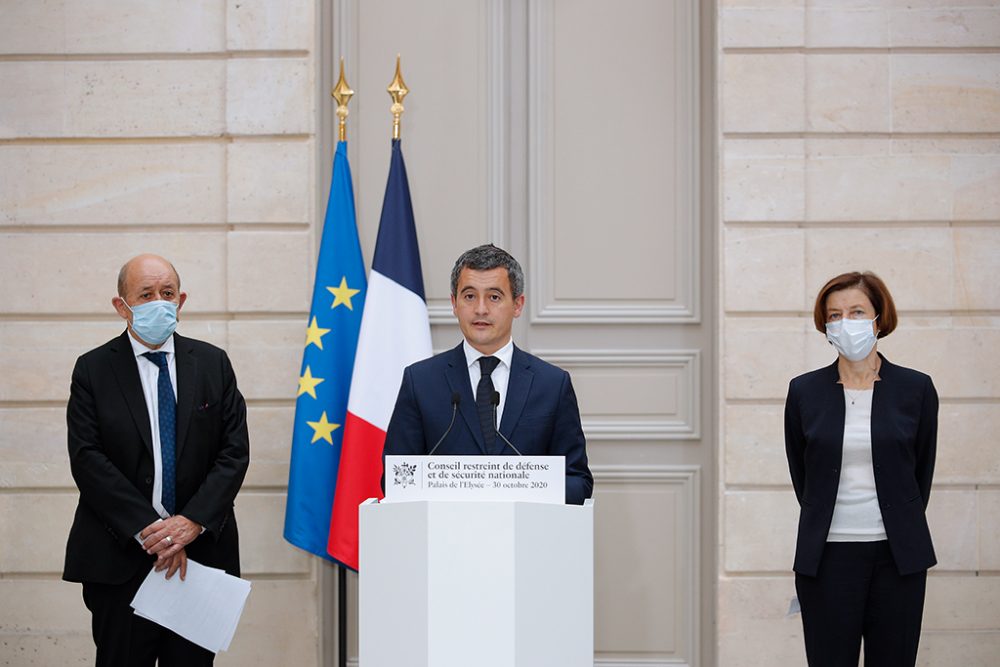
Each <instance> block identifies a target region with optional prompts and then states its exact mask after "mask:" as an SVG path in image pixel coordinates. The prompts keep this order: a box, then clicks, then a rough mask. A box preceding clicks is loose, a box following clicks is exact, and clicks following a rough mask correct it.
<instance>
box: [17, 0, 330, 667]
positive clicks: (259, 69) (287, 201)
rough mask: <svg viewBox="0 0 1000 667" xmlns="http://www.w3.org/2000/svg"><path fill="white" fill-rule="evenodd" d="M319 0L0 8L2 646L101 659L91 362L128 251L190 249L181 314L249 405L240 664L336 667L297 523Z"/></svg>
mask: <svg viewBox="0 0 1000 667" xmlns="http://www.w3.org/2000/svg"><path fill="white" fill-rule="evenodd" d="M316 12H317V10H316V5H315V2H314V1H313V0H228V1H227V0H199V1H188V0H183V1H181V0H176V1H171V0H160V1H154V0H146V1H141V2H136V1H135V0H39V1H32V2H17V1H4V2H2V3H0V91H3V92H2V94H0V283H2V284H3V286H4V289H3V290H2V292H0V544H2V545H3V546H2V547H0V600H3V603H2V604H0V663H2V664H17V665H33V664H38V665H52V664H92V659H93V644H92V642H91V639H90V636H89V616H88V614H87V612H86V610H85V608H84V606H83V602H82V600H81V597H80V587H79V585H76V584H69V583H64V582H62V581H60V580H59V573H60V571H61V567H62V559H63V550H64V546H65V539H66V534H67V531H68V527H69V523H70V520H71V518H72V517H71V515H72V509H73V506H74V504H75V502H76V492H75V487H74V485H73V481H72V478H71V477H70V474H69V468H68V464H67V460H66V453H65V451H66V435H65V417H64V413H65V401H66V399H67V396H68V391H69V374H70V370H71V369H72V365H73V361H74V360H75V358H76V357H77V356H78V355H79V354H81V353H82V352H84V351H86V350H87V349H89V348H91V347H93V346H95V345H97V344H99V343H102V342H104V341H105V340H107V339H109V338H111V337H113V336H115V335H116V334H118V333H119V332H120V331H121V329H122V326H121V322H120V320H118V319H117V317H116V316H114V314H113V312H112V309H111V305H110V299H111V297H112V296H113V295H114V291H115V276H116V272H117V269H118V267H119V266H120V265H121V264H122V262H123V261H124V260H126V259H127V258H128V257H130V256H132V255H134V254H136V253H138V252H141V251H152V252H158V253H161V254H163V255H166V256H167V257H169V258H171V259H173V261H174V262H175V263H176V265H177V267H178V269H179V271H180V273H181V276H182V279H183V287H184V289H185V290H186V291H187V292H188V294H189V299H188V302H187V306H186V307H185V309H184V313H183V321H182V323H181V326H180V331H182V332H183V333H185V334H186V335H189V336H194V337H198V338H203V339H206V340H209V341H211V342H213V343H216V344H218V345H221V346H223V347H225V348H227V349H228V350H229V352H230V355H231V356H232V359H233V363H234V365H235V367H236V370H237V374H238V377H239V381H240V385H241V388H242V390H243V392H244V394H245V396H246V398H247V401H248V404H249V420H250V427H251V435H252V464H251V467H250V472H249V476H248V478H247V481H246V484H245V485H244V487H243V492H242V493H241V494H240V496H239V497H238V499H237V508H236V513H237V516H238V518H239V520H240V528H241V533H242V535H241V538H242V553H243V563H244V572H245V573H246V575H247V576H248V577H249V578H250V579H251V580H252V581H253V594H252V595H251V598H250V601H249V604H248V607H247V610H246V615H245V617H244V622H243V624H242V625H241V627H240V629H239V631H238V632H237V636H236V639H235V641H234V645H233V650H232V651H231V652H230V653H229V654H223V657H222V658H220V660H219V661H218V664H222V665H227V664H228V665H252V664H259V665H278V664H295V665H310V664H316V662H317V660H318V649H317V637H318V635H319V631H318V629H317V609H318V600H317V596H318V586H317V577H318V573H317V565H316V563H315V559H313V558H311V557H306V556H304V555H303V554H302V553H301V552H299V551H297V550H296V549H294V548H292V547H290V546H289V545H287V544H286V543H285V542H284V541H283V540H282V539H281V538H280V535H281V528H282V523H283V520H284V486H285V484H286V481H287V471H288V458H287V457H288V454H287V452H288V441H289V438H290V433H291V423H292V415H293V397H294V383H295V377H296V373H297V370H298V364H299V362H300V353H301V336H302V325H303V321H304V317H305V311H306V309H307V306H308V293H309V290H310V289H311V274H312V262H311V258H312V257H313V256H314V238H315V231H314V226H315V222H316V219H317V215H316V209H317V205H318V203H319V200H320V199H321V197H318V196H317V193H316V192H315V188H316V187H318V186H317V185H316V182H317V176H316V171H317V168H316V153H317V151H316V148H315V143H316V140H315V132H316V118H317V113H316V104H317V100H316V94H315V92H314V86H315V71H316V58H315V56H314V43H315V41H316V40H315V37H314V34H315V32H316V25H317V23H316Z"/></svg>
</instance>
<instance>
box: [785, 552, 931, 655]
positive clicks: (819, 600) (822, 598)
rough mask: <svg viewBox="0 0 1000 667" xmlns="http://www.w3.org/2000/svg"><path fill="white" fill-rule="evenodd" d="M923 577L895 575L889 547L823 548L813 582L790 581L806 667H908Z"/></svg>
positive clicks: (913, 649)
mask: <svg viewBox="0 0 1000 667" xmlns="http://www.w3.org/2000/svg"><path fill="white" fill-rule="evenodd" d="M926 586H927V571H926V570H925V571H923V572H917V573H915V574H908V575H900V574H899V571H898V570H897V569H896V562H895V561H894V560H893V558H892V554H891V553H890V551H889V543H888V542H887V541H884V540H883V541H881V542H827V544H826V547H825V548H824V549H823V560H822V561H821V562H820V566H819V572H818V573H817V576H815V577H807V576H805V575H801V574H796V575H795V590H796V592H797V593H798V596H799V605H800V606H801V607H802V627H803V630H804V631H805V641H806V658H807V659H808V660H809V665H810V667H857V665H858V656H859V654H860V651H861V640H862V638H864V644H865V667H912V666H913V665H914V664H915V663H916V661H917V644H918V643H919V641H920V622H921V619H922V618H923V613H924V591H925V589H926Z"/></svg>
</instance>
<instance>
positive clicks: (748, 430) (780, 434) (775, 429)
mask: <svg viewBox="0 0 1000 667" xmlns="http://www.w3.org/2000/svg"><path fill="white" fill-rule="evenodd" d="M784 411H785V408H784V406H783V405H741V404H735V405H727V406H726V407H725V417H724V419H725V423H726V440H725V464H724V474H725V477H726V479H725V481H726V484H764V485H790V484H791V479H790V477H789V475H788V461H787V459H786V458H785V440H784V438H785V436H784Z"/></svg>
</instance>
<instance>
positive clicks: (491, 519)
mask: <svg viewBox="0 0 1000 667" xmlns="http://www.w3.org/2000/svg"><path fill="white" fill-rule="evenodd" d="M360 522H361V526H360V544H359V548H360V578H359V594H360V647H359V648H360V653H359V667H469V666H470V665H475V666H476V667H554V666H559V667H593V664H594V509H593V500H588V501H586V504H585V505H582V506H580V505H552V504H542V503H530V502H502V501H498V502H485V501H447V500H441V501H415V502H397V503H378V502H376V501H375V500H369V501H367V502H365V503H364V504H362V505H361V508H360Z"/></svg>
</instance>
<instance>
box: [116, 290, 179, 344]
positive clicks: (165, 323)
mask: <svg viewBox="0 0 1000 667" xmlns="http://www.w3.org/2000/svg"><path fill="white" fill-rule="evenodd" d="M125 307H126V308H128V309H129V310H131V311H132V331H134V332H135V335H136V336H138V337H139V338H141V339H142V340H144V341H146V342H147V343H149V344H151V345H162V344H163V342H164V341H166V340H167V339H168V338H170V335H171V334H173V333H174V330H175V329H176V328H177V304H176V303H174V302H173V301H162V300H157V301H148V302H146V303H142V304H139V305H138V306H135V307H132V306H129V305H128V304H127V303H126V304H125Z"/></svg>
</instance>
